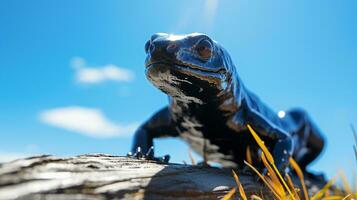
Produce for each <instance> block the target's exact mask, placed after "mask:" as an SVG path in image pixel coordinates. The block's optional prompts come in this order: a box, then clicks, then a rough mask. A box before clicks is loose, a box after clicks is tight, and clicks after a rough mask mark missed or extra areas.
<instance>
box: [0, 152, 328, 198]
mask: <svg viewBox="0 0 357 200" xmlns="http://www.w3.org/2000/svg"><path fill="white" fill-rule="evenodd" d="M238 175H239V178H240V181H241V182H242V184H243V186H244V188H245V191H246V192H247V193H248V196H249V195H251V194H256V195H258V196H261V197H265V198H266V199H271V198H272V196H271V193H270V191H269V190H268V189H267V188H266V187H265V186H264V185H263V184H262V183H260V182H259V181H257V178H256V177H255V176H254V175H253V174H248V173H243V172H238ZM293 180H294V182H295V184H297V185H298V184H299V181H298V180H297V178H296V177H293ZM307 182H308V186H309V189H310V192H311V193H313V192H315V191H316V190H318V189H319V188H320V187H321V186H322V185H323V183H316V182H313V181H309V180H308V181H307ZM233 187H236V183H235V181H234V179H233V177H232V172H231V170H229V169H220V168H214V167H207V166H192V165H184V164H163V163H156V162H153V161H146V160H139V159H132V158H127V157H121V156H111V155H105V154H92V155H81V156H76V157H71V158H57V157H53V156H46V155H44V156H38V157H31V158H26V159H20V160H16V161H13V162H9V163H5V164H0V199H41V200H43V199H89V200H99V199H155V200H156V199H217V198H220V197H223V196H224V195H225V194H226V193H227V192H228V191H229V190H230V189H231V188H233ZM239 197H240V196H239V194H238V193H237V194H236V195H235V198H239Z"/></svg>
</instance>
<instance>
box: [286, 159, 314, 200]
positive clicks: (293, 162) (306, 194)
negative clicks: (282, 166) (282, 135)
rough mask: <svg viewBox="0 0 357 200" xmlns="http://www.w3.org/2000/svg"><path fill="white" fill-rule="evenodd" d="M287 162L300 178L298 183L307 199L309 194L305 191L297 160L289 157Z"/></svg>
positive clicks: (302, 175) (307, 199) (306, 199)
mask: <svg viewBox="0 0 357 200" xmlns="http://www.w3.org/2000/svg"><path fill="white" fill-rule="evenodd" d="M289 162H290V165H291V166H292V167H293V169H294V170H295V172H296V174H297V175H298V177H299V179H300V183H301V186H302V191H303V192H304V197H305V200H309V195H308V193H307V189H306V185H305V179H304V174H303V173H302V171H301V168H300V167H299V165H298V164H297V162H296V161H295V160H294V159H293V158H292V157H290V159H289Z"/></svg>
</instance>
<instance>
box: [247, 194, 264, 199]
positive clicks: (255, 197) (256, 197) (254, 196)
mask: <svg viewBox="0 0 357 200" xmlns="http://www.w3.org/2000/svg"><path fill="white" fill-rule="evenodd" d="M250 199H251V200H263V199H262V198H261V197H258V196H257V195H255V194H253V195H252V196H250Z"/></svg>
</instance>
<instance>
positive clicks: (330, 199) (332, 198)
mask: <svg viewBox="0 0 357 200" xmlns="http://www.w3.org/2000/svg"><path fill="white" fill-rule="evenodd" d="M341 199H343V196H338V195H334V196H329V197H324V198H322V200H341Z"/></svg>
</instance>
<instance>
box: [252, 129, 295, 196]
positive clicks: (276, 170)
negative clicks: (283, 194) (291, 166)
mask: <svg viewBox="0 0 357 200" xmlns="http://www.w3.org/2000/svg"><path fill="white" fill-rule="evenodd" d="M247 127H248V129H249V131H250V133H251V134H252V136H253V137H254V139H255V141H256V142H257V143H258V145H259V147H260V148H261V149H262V151H263V152H264V153H265V156H266V158H267V160H268V161H269V162H270V164H271V165H272V167H273V169H274V171H275V173H276V174H277V175H278V177H279V179H280V181H281V182H282V183H283V185H284V187H285V189H286V190H287V191H288V193H289V195H290V196H291V197H292V199H295V198H294V196H293V193H292V192H291V191H290V189H289V187H288V185H287V184H286V182H285V180H284V179H283V177H282V176H281V174H280V172H279V170H278V169H277V167H276V166H275V164H274V159H273V156H272V155H271V153H270V152H269V150H268V148H267V147H266V146H265V145H264V142H263V141H262V140H261V139H260V137H259V136H258V134H257V133H256V132H255V131H254V130H253V129H252V127H251V126H250V125H249V124H247Z"/></svg>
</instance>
